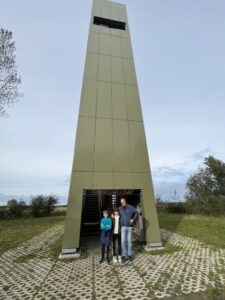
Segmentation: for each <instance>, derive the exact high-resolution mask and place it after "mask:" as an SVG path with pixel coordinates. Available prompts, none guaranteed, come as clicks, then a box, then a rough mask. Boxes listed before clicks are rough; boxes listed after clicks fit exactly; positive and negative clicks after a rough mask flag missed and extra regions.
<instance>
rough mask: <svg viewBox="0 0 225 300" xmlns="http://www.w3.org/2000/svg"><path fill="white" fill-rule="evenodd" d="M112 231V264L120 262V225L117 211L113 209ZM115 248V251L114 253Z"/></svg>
mask: <svg viewBox="0 0 225 300" xmlns="http://www.w3.org/2000/svg"><path fill="white" fill-rule="evenodd" d="M112 222H113V230H112V233H113V235H112V241H113V262H114V263H117V262H121V225H120V215H119V210H118V209H115V210H114V214H113V215H112ZM116 248H117V251H116Z"/></svg>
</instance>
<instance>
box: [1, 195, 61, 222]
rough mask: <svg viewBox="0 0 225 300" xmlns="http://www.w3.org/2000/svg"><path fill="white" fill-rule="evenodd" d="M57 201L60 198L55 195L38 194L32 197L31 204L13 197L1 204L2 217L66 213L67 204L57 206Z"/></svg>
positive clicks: (35, 216)
mask: <svg viewBox="0 0 225 300" xmlns="http://www.w3.org/2000/svg"><path fill="white" fill-rule="evenodd" d="M57 203H58V198H57V197H55V196H53V195H50V196H45V195H37V196H35V197H32V198H31V201H30V203H29V204H26V202H25V201H23V200H19V201H17V200H15V199H11V200H9V201H8V202H7V205H5V206H0V219H11V218H22V217H34V218H39V217H46V216H50V215H65V214H66V205H60V206H57Z"/></svg>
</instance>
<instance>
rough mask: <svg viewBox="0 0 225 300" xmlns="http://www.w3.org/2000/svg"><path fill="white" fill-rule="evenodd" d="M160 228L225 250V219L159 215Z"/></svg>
mask: <svg viewBox="0 0 225 300" xmlns="http://www.w3.org/2000/svg"><path fill="white" fill-rule="evenodd" d="M159 224H160V228H163V229H167V230H170V231H172V232H180V233H182V234H183V235H185V236H188V237H192V238H195V239H198V240H199V241H201V242H203V243H206V244H210V245H213V246H215V247H216V248H225V239H224V236H225V218H224V217H207V216H198V215H183V214H169V213H159Z"/></svg>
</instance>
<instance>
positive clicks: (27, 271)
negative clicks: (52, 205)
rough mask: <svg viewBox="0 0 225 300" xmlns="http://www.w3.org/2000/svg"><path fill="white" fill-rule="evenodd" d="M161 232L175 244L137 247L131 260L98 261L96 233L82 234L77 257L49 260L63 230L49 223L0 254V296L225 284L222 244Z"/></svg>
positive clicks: (95, 294) (117, 297) (152, 293)
mask: <svg viewBox="0 0 225 300" xmlns="http://www.w3.org/2000/svg"><path fill="white" fill-rule="evenodd" d="M161 233H162V237H163V238H164V239H168V240H169V243H170V244H171V245H173V246H179V247H181V248H180V250H179V251H176V252H173V253H170V254H169V253H167V254H163V255H152V254H149V253H144V252H140V251H139V250H140V247H139V249H138V247H137V248H136V249H135V259H134V261H133V263H132V264H129V263H125V264H123V265H121V264H120V265H113V264H111V265H108V264H107V263H103V264H101V265H99V259H100V251H99V244H98V239H96V238H93V239H90V238H89V239H83V241H82V249H83V254H82V257H81V258H80V259H77V260H73V261H69V262H66V261H57V260H53V259H52V258H51V256H50V253H49V252H50V247H51V245H53V244H54V243H55V242H56V240H57V239H58V238H59V237H60V236H61V235H62V234H63V226H55V227H54V228H51V229H49V230H47V231H45V232H44V233H42V234H40V235H38V236H36V237H34V238H33V239H31V240H29V241H26V242H24V243H23V244H21V246H20V247H17V248H15V249H12V250H9V251H7V252H5V253H4V254H3V255H1V256H0V299H23V300H26V299H77V300H78V299H80V300H86V299H92V300H94V299H97V300H98V299H100V300H103V299H105V300H106V299H113V300H125V299H126V300H129V299H132V300H135V299H138V300H147V299H160V298H166V297H170V296H174V295H182V294H190V293H197V292H201V291H205V290H206V289H207V287H208V286H213V287H215V286H220V285H225V249H219V250H213V248H212V247H210V246H208V245H205V244H203V243H201V242H199V241H197V240H194V239H191V238H187V237H184V236H182V235H179V234H172V233H169V232H167V231H164V230H162V231H161ZM24 258H25V259H24ZM224 299H225V298H224Z"/></svg>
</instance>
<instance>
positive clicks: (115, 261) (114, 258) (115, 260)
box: [113, 256, 117, 264]
mask: <svg viewBox="0 0 225 300" xmlns="http://www.w3.org/2000/svg"><path fill="white" fill-rule="evenodd" d="M113 262H114V264H116V263H117V258H116V256H113Z"/></svg>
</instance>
